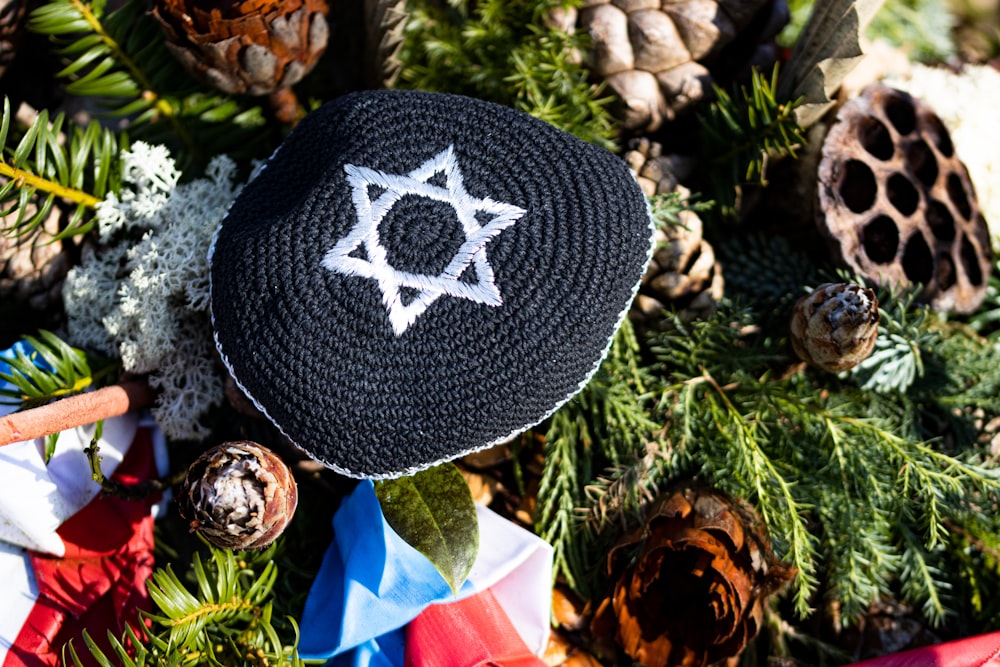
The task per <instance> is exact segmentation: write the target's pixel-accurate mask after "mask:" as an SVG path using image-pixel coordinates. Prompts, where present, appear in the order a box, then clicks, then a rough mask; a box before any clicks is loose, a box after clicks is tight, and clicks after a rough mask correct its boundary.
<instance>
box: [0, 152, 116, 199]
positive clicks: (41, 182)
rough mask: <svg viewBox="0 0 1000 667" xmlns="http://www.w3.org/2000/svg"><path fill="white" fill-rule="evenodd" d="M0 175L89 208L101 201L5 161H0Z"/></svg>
mask: <svg viewBox="0 0 1000 667" xmlns="http://www.w3.org/2000/svg"><path fill="white" fill-rule="evenodd" d="M0 176H7V177H9V178H11V179H13V180H15V181H20V182H21V183H23V184H25V185H29V186H31V187H33V188H35V189H36V190H41V191H42V192H50V193H52V194H54V195H56V196H57V197H60V198H62V199H66V200H69V201H72V202H76V203H77V204H83V205H84V206H89V207H91V208H93V207H94V206H97V204H99V203H100V202H101V200H100V199H98V198H97V197H95V196H94V195H92V194H88V193H86V192H83V191H82V190H76V189H74V188H67V187H66V186H63V185H60V184H58V183H56V182H54V181H50V180H48V179H47V178H43V177H41V176H37V175H35V174H32V173H31V172H28V171H24V170H23V169H18V168H17V167H12V166H11V165H9V164H6V163H5V162H0Z"/></svg>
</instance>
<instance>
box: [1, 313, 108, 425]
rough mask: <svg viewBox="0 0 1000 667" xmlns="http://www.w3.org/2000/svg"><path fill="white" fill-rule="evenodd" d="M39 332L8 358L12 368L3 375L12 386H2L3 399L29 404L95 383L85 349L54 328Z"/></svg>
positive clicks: (19, 403) (44, 401)
mask: <svg viewBox="0 0 1000 667" xmlns="http://www.w3.org/2000/svg"><path fill="white" fill-rule="evenodd" d="M39 336H40V338H38V337H35V336H25V337H24V338H23V342H24V344H25V345H23V346H20V347H15V349H14V357H13V358H12V359H8V360H5V361H6V363H7V365H8V366H9V368H10V371H9V372H7V373H3V372H0V379H3V380H5V381H6V382H8V383H10V384H11V385H12V388H10V389H8V388H0V402H7V403H15V404H18V405H20V406H21V407H22V408H30V407H33V406H36V405H40V404H42V403H47V402H49V401H51V400H53V399H56V398H60V397H62V396H66V395H69V394H76V393H79V392H81V391H83V390H84V389H86V388H87V387H89V386H90V385H91V384H92V383H93V381H94V377H93V375H92V373H91V370H90V362H89V360H88V357H87V354H86V353H85V352H84V351H83V350H79V349H77V348H75V347H72V346H71V345H69V344H68V343H66V342H64V341H63V340H62V339H61V338H59V337H58V336H56V335H55V334H54V333H52V332H51V331H45V330H42V331H40V332H39ZM25 347H26V348H27V350H28V351H27V352H25ZM3 399H6V400H3Z"/></svg>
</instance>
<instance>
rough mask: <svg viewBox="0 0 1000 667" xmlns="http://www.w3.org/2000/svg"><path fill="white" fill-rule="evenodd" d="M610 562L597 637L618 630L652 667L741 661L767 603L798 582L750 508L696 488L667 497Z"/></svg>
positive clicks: (625, 645)
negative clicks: (611, 587) (607, 590)
mask: <svg viewBox="0 0 1000 667" xmlns="http://www.w3.org/2000/svg"><path fill="white" fill-rule="evenodd" d="M607 563H608V573H609V574H610V575H611V579H612V581H613V582H614V584H613V585H614V590H613V593H612V594H611V596H610V597H608V598H606V599H605V600H603V601H602V603H601V604H600V606H599V607H598V610H597V612H596V614H595V616H594V619H593V621H592V623H591V628H592V631H593V632H594V634H595V637H596V638H598V639H600V638H601V637H602V636H606V633H607V632H608V631H611V632H613V633H614V636H615V640H616V641H617V643H618V645H619V646H620V647H621V648H622V649H624V651H625V653H627V654H628V655H629V656H630V657H631V658H632V659H633V660H636V661H638V662H640V663H642V664H643V665H645V667H661V666H663V667H665V666H667V665H709V664H715V663H717V662H720V661H723V660H728V659H731V658H734V657H735V656H738V655H739V654H740V653H741V652H742V651H743V649H744V647H746V645H747V643H748V642H749V641H750V640H751V639H753V638H754V637H755V636H756V634H757V632H758V631H759V630H760V626H761V621H762V617H763V602H764V600H765V599H766V598H767V597H768V596H769V595H770V594H771V593H773V592H775V591H777V590H778V589H779V588H781V586H783V585H784V584H785V583H787V582H788V581H790V580H791V578H792V577H793V576H794V569H793V568H790V567H789V566H787V565H784V564H783V563H781V562H780V561H778V560H777V559H776V558H775V557H774V555H773V553H772V552H771V549H770V542H769V540H768V539H767V537H766V535H765V534H764V532H763V529H762V525H761V522H760V519H759V518H758V517H757V515H756V512H754V510H753V509H752V508H751V507H750V506H749V505H747V504H746V503H745V502H742V501H738V500H733V499H731V498H729V497H728V496H726V495H724V494H722V493H721V492H719V491H715V490H711V489H707V488H699V487H695V486H687V487H684V488H681V489H679V490H677V491H676V492H674V493H668V494H666V495H664V496H661V497H660V499H659V500H658V501H656V503H655V504H654V505H653V506H652V507H651V508H650V511H649V513H648V514H647V517H646V522H645V525H644V526H642V527H641V528H639V529H637V530H636V531H634V532H632V533H630V534H628V535H626V536H625V537H624V538H623V539H622V540H620V541H619V542H618V544H616V545H615V547H614V548H613V549H612V550H611V552H610V554H608V561H607Z"/></svg>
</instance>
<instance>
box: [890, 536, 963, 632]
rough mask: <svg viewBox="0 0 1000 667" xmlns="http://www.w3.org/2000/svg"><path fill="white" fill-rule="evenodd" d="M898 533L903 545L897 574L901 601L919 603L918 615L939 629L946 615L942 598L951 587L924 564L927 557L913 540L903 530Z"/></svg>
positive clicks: (938, 572) (927, 554)
mask: <svg viewBox="0 0 1000 667" xmlns="http://www.w3.org/2000/svg"><path fill="white" fill-rule="evenodd" d="M900 532H901V536H902V540H903V545H904V548H903V567H902V572H901V573H900V578H901V580H902V583H903V591H902V592H903V597H904V599H905V600H907V601H910V602H914V603H919V604H920V605H921V609H920V610H921V612H922V613H923V615H924V616H925V617H926V618H927V619H928V620H929V621H930V622H931V624H932V625H934V626H938V625H941V623H943V622H944V620H945V617H946V616H948V615H949V612H948V608H947V607H946V606H945V604H944V600H943V596H944V594H946V593H947V592H948V590H949V589H950V588H951V585H950V584H949V583H948V582H947V581H944V579H943V573H942V572H941V571H940V570H939V569H938V568H935V567H933V566H932V565H931V564H930V563H929V562H928V556H929V555H930V554H929V553H928V551H927V547H925V546H924V545H923V544H921V543H920V540H919V539H917V536H916V535H914V534H913V532H912V531H910V530H908V529H907V528H905V527H904V528H903V530H902V531H900Z"/></svg>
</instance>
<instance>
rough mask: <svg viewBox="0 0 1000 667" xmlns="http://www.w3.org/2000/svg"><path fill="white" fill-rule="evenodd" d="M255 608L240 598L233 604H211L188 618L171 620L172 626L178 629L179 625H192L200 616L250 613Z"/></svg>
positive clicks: (195, 611)
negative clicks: (227, 612)
mask: <svg viewBox="0 0 1000 667" xmlns="http://www.w3.org/2000/svg"><path fill="white" fill-rule="evenodd" d="M253 607H254V605H253V604H252V603H251V602H249V601H248V600H241V599H239V598H236V599H235V600H233V601H232V602H222V603H215V602H210V603H208V604H205V605H202V606H201V607H198V608H197V609H195V610H194V611H193V612H191V613H190V614H187V615H186V616H182V617H181V618H175V619H173V620H171V623H170V624H171V625H172V626H175V627H176V626H179V625H184V624H186V623H190V622H191V621H193V620H194V619H196V618H198V617H200V616H207V615H209V614H214V613H216V612H225V611H249V610H251V609H253Z"/></svg>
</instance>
